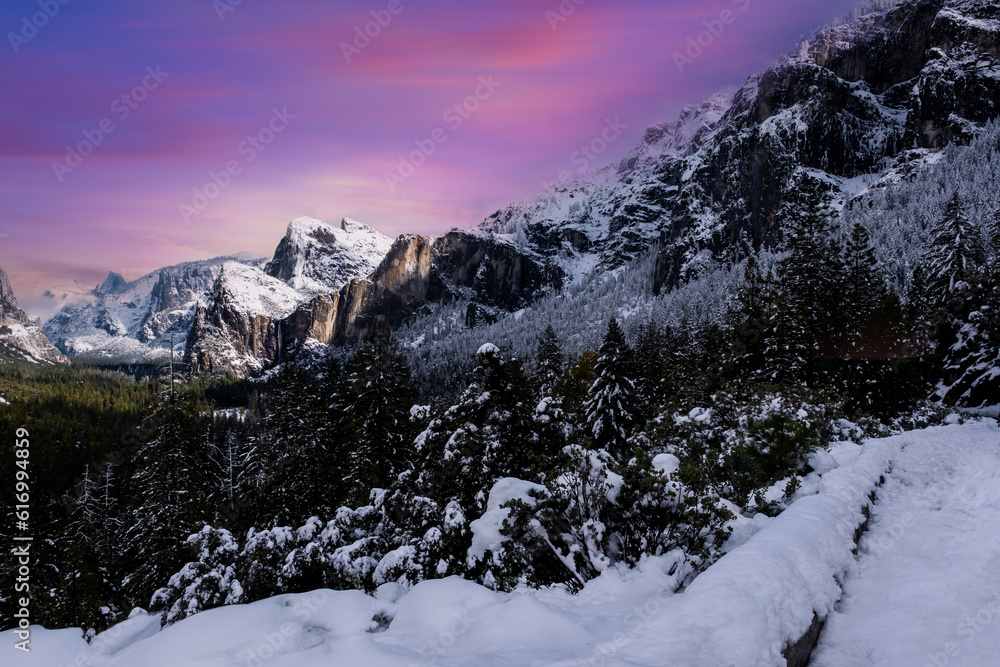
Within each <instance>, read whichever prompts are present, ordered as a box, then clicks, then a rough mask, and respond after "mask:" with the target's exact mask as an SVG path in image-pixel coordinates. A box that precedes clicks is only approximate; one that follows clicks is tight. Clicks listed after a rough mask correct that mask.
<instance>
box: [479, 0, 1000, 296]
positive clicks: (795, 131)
mask: <svg viewBox="0 0 1000 667" xmlns="http://www.w3.org/2000/svg"><path fill="white" fill-rule="evenodd" d="M876 6H887V7H888V9H886V10H882V11H871V12H868V13H864V14H863V15H862V16H860V17H858V18H857V19H855V20H853V21H851V22H849V23H846V24H844V25H839V26H836V27H833V28H829V29H826V30H823V31H821V32H819V33H818V34H817V35H816V36H815V37H813V38H812V39H810V40H808V41H804V42H803V43H801V44H800V45H799V47H798V48H797V49H796V50H795V51H794V52H792V53H791V54H790V55H788V56H786V57H784V58H783V59H782V60H781V61H780V62H779V63H777V64H776V65H775V66H773V67H771V68H769V69H768V70H767V71H765V72H763V73H761V74H758V75H754V76H751V77H750V78H749V79H748V80H747V82H746V83H745V84H744V85H743V86H742V87H741V88H739V89H738V90H736V91H735V92H733V93H729V94H723V95H717V96H715V97H713V98H712V99H710V100H708V101H707V102H705V103H704V104H702V105H700V106H694V107H689V108H687V109H685V110H684V111H683V112H682V113H681V116H680V118H679V119H678V120H677V121H676V122H675V123H669V124H663V125H658V126H654V127H651V128H649V130H648V131H647V132H646V135H645V137H644V139H643V142H642V143H641V144H640V145H639V146H638V147H636V148H635V150H633V151H632V153H631V154H630V155H629V156H628V157H626V158H625V159H624V160H623V161H622V162H621V163H620V164H618V165H613V166H611V167H608V168H606V169H604V170H602V171H600V172H598V173H596V174H577V175H576V176H575V178H572V179H569V180H566V181H565V182H563V183H562V184H560V185H557V186H555V187H554V188H552V189H550V191H548V192H546V193H544V194H542V195H541V196H540V197H538V198H536V199H533V200H530V201H527V202H522V203H520V204H517V205H514V206H511V207H508V208H507V209H504V210H501V211H498V212H496V213H495V214H493V215H492V216H490V217H489V218H488V219H487V220H485V221H484V222H483V223H482V224H481V226H480V230H481V231H482V232H485V233H493V234H499V235H503V236H504V237H506V238H510V239H513V240H515V241H516V242H519V243H520V244H521V245H524V246H525V247H527V248H530V249H531V250H533V251H534V252H536V253H537V254H538V255H540V256H543V257H545V258H546V261H548V262H551V263H554V264H557V265H559V266H562V267H565V268H566V269H567V270H569V271H571V272H572V271H574V270H579V269H580V268H583V269H586V268H588V267H591V266H594V265H596V266H599V267H605V268H611V267H615V266H619V265H621V264H622V263H623V262H625V261H628V260H629V259H631V258H633V257H635V256H636V255H639V254H642V253H643V252H645V251H647V249H649V248H650V247H651V246H657V245H658V246H659V247H660V249H661V250H660V261H659V263H658V267H657V271H656V276H655V282H656V287H657V288H658V289H659V288H667V289H669V288H672V287H673V286H676V285H677V284H678V283H679V282H681V281H683V280H685V279H688V278H690V277H692V276H693V275H696V274H697V273H698V272H699V270H700V267H702V266H704V265H705V263H706V262H707V261H709V260H711V259H717V260H722V261H727V260H731V259H733V258H737V257H740V256H744V255H745V254H746V253H747V252H748V251H749V250H751V249H758V248H760V247H762V246H763V247H773V246H774V245H775V244H776V242H777V241H778V240H779V239H780V231H781V221H782V207H783V205H784V202H785V199H786V197H785V196H786V194H787V193H788V192H789V191H791V190H794V189H795V188H796V187H797V185H798V184H799V182H800V181H801V180H802V179H803V178H805V177H807V176H808V177H813V178H818V179H820V180H822V181H824V182H826V183H827V184H828V186H829V195H830V198H831V199H832V200H833V203H834V204H835V205H843V204H844V203H845V202H846V201H847V200H849V199H850V198H851V197H853V196H855V195H856V194H857V193H858V187H859V183H861V182H864V181H877V180H879V178H880V177H881V176H882V175H883V174H885V173H886V172H887V171H890V170H897V171H900V170H906V169H907V167H908V166H910V167H913V166H916V167H917V168H919V166H920V165H921V164H922V163H923V162H924V161H925V160H926V156H927V155H928V153H931V152H934V151H936V150H938V149H941V148H942V147H944V146H946V145H949V144H964V143H967V142H968V141H969V140H970V138H971V137H972V136H974V135H975V134H976V133H977V132H978V130H979V128H980V127H981V125H982V124H983V123H985V122H987V121H989V120H992V119H994V118H996V117H997V115H998V113H1000V61H998V59H997V53H998V46H1000V20H998V19H997V11H996V5H995V4H993V3H990V2H984V1H974V0H961V1H960V0H948V1H935V2H926V1H917V0H913V1H910V2H904V3H895V2H890V3H878V5H876ZM911 170H912V169H911Z"/></svg>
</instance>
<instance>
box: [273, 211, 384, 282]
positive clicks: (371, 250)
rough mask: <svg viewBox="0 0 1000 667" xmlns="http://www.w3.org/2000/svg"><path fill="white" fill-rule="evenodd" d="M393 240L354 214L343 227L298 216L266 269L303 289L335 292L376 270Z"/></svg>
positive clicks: (345, 221) (342, 223)
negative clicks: (362, 221) (354, 216)
mask: <svg viewBox="0 0 1000 667" xmlns="http://www.w3.org/2000/svg"><path fill="white" fill-rule="evenodd" d="M392 241H393V240H392V239H391V238H389V237H388V236H386V235H384V234H382V233H381V232H379V231H377V230H375V229H372V228H371V227H368V226H367V225H364V224H362V223H360V222H358V221H356V220H351V219H350V218H344V219H343V220H342V221H341V222H340V226H339V227H334V226H333V225H330V224H327V223H325V222H323V221H322V220H317V219H315V218H309V217H302V218H296V219H295V220H292V221H291V223H289V225H288V231H287V232H286V233H285V237H284V238H283V239H281V243H279V244H278V248H277V250H275V252H274V259H273V260H271V262H270V263H268V265H267V267H265V269H264V270H265V272H266V273H267V274H268V275H270V276H273V277H275V278H278V279H279V280H282V281H284V282H286V283H287V284H288V285H290V286H291V287H293V288H295V289H297V290H299V291H300V292H303V293H306V294H310V295H313V296H315V295H319V294H332V293H333V292H336V291H337V290H339V289H340V288H341V287H343V286H344V285H346V284H347V283H348V282H349V281H351V280H352V279H354V278H359V277H361V276H367V275H368V274H370V273H371V272H372V271H374V270H375V268H376V267H377V266H378V265H379V263H380V262H381V261H382V259H383V258H384V257H385V256H386V254H387V253H388V252H389V248H391V247H392Z"/></svg>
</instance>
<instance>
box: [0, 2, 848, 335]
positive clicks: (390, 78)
mask: <svg viewBox="0 0 1000 667" xmlns="http://www.w3.org/2000/svg"><path fill="white" fill-rule="evenodd" d="M61 2H65V3H66V4H61ZM577 2H579V3H580V4H579V5H577V4H575V3H577ZM237 3H238V4H237ZM855 4H857V3H856V2H855V1H854V0H714V1H712V2H691V1H687V2H680V1H674V0H625V1H622V2H610V1H609V0H563V2H562V5H560V2H559V0H533V1H530V2H529V1H528V0H504V1H503V2H501V1H500V0H484V1H479V2H470V1H468V0H466V1H463V2H459V1H457V0H456V1H451V0H444V1H432V0H368V1H357V0H339V1H337V2H336V3H334V2H330V1H329V0H327V1H326V2H320V1H318V0H291V1H286V2H277V1H275V0H271V1H268V0H215V2H214V3H213V0H142V1H141V2H135V0H131V1H128V2H126V1H125V0H102V2H100V3H97V2H87V1H85V0H6V1H5V2H4V3H3V5H2V8H0V32H2V33H3V34H4V35H5V37H4V40H3V44H2V45H0V264H2V265H3V266H4V267H5V268H6V269H7V270H8V272H9V273H10V274H11V277H12V280H13V283H14V289H15V292H16V294H18V296H19V299H20V301H21V302H22V305H24V306H25V307H26V309H27V310H28V311H29V312H31V313H32V314H33V315H45V314H47V312H49V311H50V310H51V309H52V307H53V306H54V305H55V304H54V303H53V302H52V301H51V300H48V299H46V298H45V297H43V296H42V293H43V291H44V290H46V289H52V290H53V291H55V292H57V293H58V292H60V290H61V289H65V286H66V285H67V284H71V283H73V282H74V281H81V282H82V283H85V284H88V285H93V284H96V283H98V282H100V281H101V280H102V279H103V278H104V276H105V275H106V274H107V271H108V270H115V271H118V272H120V273H122V274H124V275H125V277H126V278H128V279H133V278H137V277H139V276H140V275H143V274H144V273H147V272H149V271H151V270H153V269H155V268H157V267H160V266H164V265H168V264H174V263H177V262H182V261H187V260H192V259H202V258H207V257H212V256H216V255H220V254H228V253H233V252H239V251H244V250H247V251H251V252H256V253H258V254H262V255H269V254H271V253H272V252H273V250H274V247H275V246H276V245H277V243H278V241H279V240H280V238H281V236H282V234H283V233H284V228H285V226H286V225H287V223H288V220H290V219H291V218H293V217H296V216H299V215H312V216H315V217H318V218H322V219H327V220H339V219H340V218H341V217H344V216H349V217H354V218H357V219H359V220H362V221H364V222H366V223H368V224H370V225H372V226H375V227H377V228H379V229H381V230H382V231H383V232H385V233H386V234H389V235H396V234H398V233H402V232H422V233H437V232H441V231H444V230H447V229H449V228H451V227H470V226H473V225H475V224H476V223H478V222H479V221H480V220H482V219H483V218H484V217H485V216H487V215H489V214H490V213H492V212H493V211H495V210H497V209H498V208H501V207H502V206H504V205H506V204H509V203H511V202H515V201H519V200H522V199H525V198H529V197H532V196H534V195H536V194H537V193H539V192H540V191H541V190H542V189H543V183H544V182H548V181H552V180H554V179H556V178H557V176H558V174H559V173H560V172H561V171H563V170H566V169H573V168H575V166H574V164H573V163H572V162H571V156H572V155H573V153H574V151H576V150H577V148H578V147H579V146H580V145H581V144H584V143H589V142H590V140H591V139H593V138H595V137H597V136H598V135H599V134H600V132H601V130H602V128H603V127H604V124H605V122H606V119H608V118H616V117H620V121H621V122H622V123H624V124H626V125H627V126H628V127H627V129H626V130H625V132H624V134H623V135H622V136H621V138H620V139H618V140H617V141H615V142H614V143H613V144H612V145H611V147H610V148H609V150H608V151H607V152H606V153H605V154H604V155H602V156H601V157H600V160H598V161H597V162H595V164H594V166H595V167H599V166H602V165H603V164H606V163H608V162H611V161H613V160H616V159H618V158H620V157H622V156H623V155H624V154H625V153H627V152H628V151H629V150H630V149H631V148H633V147H634V146H635V145H636V144H637V143H638V141H639V140H640V139H641V137H642V134H643V131H644V129H645V128H646V127H647V126H648V125H651V124H653V123H656V122H661V121H664V120H673V119H675V118H676V116H677V113H678V111H679V110H680V108H681V107H683V106H684V105H687V104H693V103H698V102H700V101H702V100H703V99H704V98H706V97H708V96H709V95H711V94H712V93H714V92H716V91H717V90H719V89H722V88H726V87H730V86H736V85H740V84H741V83H742V82H743V81H744V79H745V78H746V76H747V75H749V74H751V73H753V72H756V71H759V70H761V69H763V68H764V67H766V66H767V65H768V64H770V63H771V62H773V61H774V59H775V58H777V56H779V55H780V54H781V53H784V52H787V51H789V50H791V48H792V47H793V46H794V45H795V42H796V40H797V39H798V37H799V36H800V35H803V34H809V33H811V32H812V31H813V30H814V29H815V28H816V27H818V26H819V25H821V24H825V23H828V22H829V21H831V20H833V19H835V18H837V17H840V16H843V15H844V14H846V13H847V12H848V11H849V10H850V9H851V8H852V7H853V6H854V5H855ZM45 7H48V11H49V13H50V14H54V15H53V16H51V17H48V16H45V15H44V14H43V13H41V12H43V9H44V8H45ZM560 7H563V8H573V10H574V11H573V12H572V13H571V14H570V13H569V12H568V11H566V10H565V9H564V10H563V12H564V15H560V14H558V12H560ZM390 10H393V11H395V12H396V13H392V11H390ZM373 11H374V12H376V13H378V14H379V18H381V19H382V22H383V23H384V24H386V25H384V27H383V26H378V30H376V25H375V24H374V23H372V24H371V25H369V26H368V29H369V31H370V32H371V33H377V34H376V36H375V37H374V38H371V39H370V43H367V44H366V43H365V41H364V40H361V39H358V40H357V42H355V37H356V33H355V28H358V29H360V30H362V31H363V30H364V28H365V27H366V24H367V23H370V22H373V21H374V20H375V18H374V17H373V15H372V12H373ZM723 11H729V12H731V14H726V15H725V16H724V18H726V19H727V20H729V24H728V25H725V27H724V29H723V31H722V33H721V34H720V35H719V36H718V37H716V38H713V40H712V43H711V44H710V45H709V46H708V47H707V48H706V49H705V50H704V53H703V54H702V55H701V56H700V57H698V58H697V59H696V60H695V61H694V62H693V63H690V64H688V65H687V66H686V67H685V68H684V71H683V72H681V71H679V70H678V67H677V65H676V64H675V60H674V56H673V54H674V53H675V52H682V51H684V50H685V49H686V48H687V45H688V39H689V38H692V37H696V36H697V35H698V34H699V32H702V31H704V30H705V29H706V28H705V25H704V24H703V22H704V21H706V20H707V21H712V20H713V19H718V18H719V17H720V16H721V15H722V12H723ZM547 12H548V14H547ZM556 17H558V18H559V19H563V18H565V20H558V21H556ZM32 20H34V22H35V23H36V24H39V25H42V27H41V28H38V29H37V30H36V29H35V26H32V25H30V23H31V22H32ZM553 25H554V26H555V29H553ZM718 25H722V24H720V23H717V24H716V26H718ZM345 43H346V44H349V45H350V46H351V48H349V49H346V51H347V52H346V53H345V47H344V44H345ZM358 45H360V46H361V47H362V48H358ZM348 60H350V62H348ZM153 72H159V74H157V75H156V76H154V75H153V74H152V73H153ZM483 82H486V83H483ZM487 84H488V85H487ZM477 94H478V95H479V99H477V98H476V97H475V96H476V95H477ZM123 96H124V98H123ZM470 96H471V97H470ZM456 104H458V105H460V106H459V109H458V110H455V108H454V107H455V105H456ZM276 111H277V115H276ZM291 116H294V118H292V117H291ZM275 130H277V131H276V132H275ZM252 136H253V137H256V139H254V140H253V141H248V139H249V138H250V137H252ZM435 140H436V141H435ZM267 141H270V143H266V144H265V142H267ZM418 142H419V145H421V146H423V147H424V150H425V152H427V153H430V152H431V151H430V148H431V146H433V153H432V154H430V155H429V156H427V157H426V158H425V159H423V160H422V162H423V163H422V164H420V165H419V166H418V167H416V168H415V169H414V170H413V173H412V175H411V174H410V171H409V170H408V169H406V168H403V169H400V156H404V157H408V156H409V155H410V154H411V153H413V152H414V151H417V150H418ZM81 143H82V144H83V145H82V147H80V151H81V152H89V153H90V154H89V155H86V156H85V157H81V158H80V159H79V162H78V161H77V158H76V156H67V147H68V146H73V147H77V146H79V145H80V144H81ZM255 144H256V145H255ZM91 148H92V152H90V150H88V149H91ZM251 157H252V158H253V159H252V160H251V159H250V158H251ZM422 157H424V156H422V155H417V156H416V158H417V161H418V162H419V161H421V160H420V158H422ZM56 163H58V164H56ZM227 167H229V168H231V172H232V173H229V174H227V173H225V172H226V170H227ZM213 172H214V173H215V174H216V179H217V181H219V182H221V183H223V184H224V185H225V187H221V188H219V187H216V186H215V185H214V184H212V180H211V174H212V173H213ZM387 173H392V174H396V177H395V178H392V179H388V180H391V181H392V182H391V183H388V182H387V177H386V174H387ZM400 174H402V175H403V176H406V178H402V177H400ZM210 184H211V185H210ZM196 190H198V191H201V192H202V193H203V194H206V195H208V197H206V198H205V199H200V198H199V197H197V196H196V193H195V191H196ZM185 207H189V208H185Z"/></svg>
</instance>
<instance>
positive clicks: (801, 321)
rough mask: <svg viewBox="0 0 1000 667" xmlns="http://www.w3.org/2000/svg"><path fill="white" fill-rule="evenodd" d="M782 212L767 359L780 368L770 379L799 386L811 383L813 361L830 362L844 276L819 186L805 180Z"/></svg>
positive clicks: (829, 216)
mask: <svg viewBox="0 0 1000 667" xmlns="http://www.w3.org/2000/svg"><path fill="white" fill-rule="evenodd" d="M788 209H789V210H788V223H787V228H786V232H785V241H784V250H785V252H786V256H785V257H784V258H783V259H782V260H781V261H780V262H779V263H778V266H777V279H778V303H777V304H776V305H777V309H776V312H775V315H774V327H773V331H774V334H773V340H772V348H771V349H770V350H769V356H770V357H771V358H772V359H776V360H778V362H779V364H780V366H779V367H778V368H777V369H776V373H775V378H774V379H777V380H779V381H792V382H801V381H809V380H811V379H813V376H814V374H815V370H816V368H815V361H816V360H818V359H823V358H832V357H834V356H836V352H835V350H836V332H837V331H838V330H839V328H840V316H841V310H842V289H843V288H842V286H843V284H844V272H845V270H844V266H843V263H842V260H841V250H840V248H839V247H838V245H837V243H836V240H835V237H834V233H833V222H832V215H831V214H830V212H829V210H828V209H827V207H826V205H825V195H824V194H823V193H822V191H821V190H820V184H819V182H818V181H817V180H815V179H807V180H806V181H805V182H804V183H803V184H802V186H801V188H800V189H799V190H798V191H796V192H795V193H794V194H793V195H792V196H791V197H790V199H789V202H788Z"/></svg>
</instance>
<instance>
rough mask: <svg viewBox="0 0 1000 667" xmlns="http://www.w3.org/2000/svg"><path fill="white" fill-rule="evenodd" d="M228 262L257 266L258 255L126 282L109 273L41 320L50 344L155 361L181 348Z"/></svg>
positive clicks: (76, 352)
mask: <svg viewBox="0 0 1000 667" xmlns="http://www.w3.org/2000/svg"><path fill="white" fill-rule="evenodd" d="M227 262H242V263H244V264H246V265H247V266H253V267H257V270H258V271H259V270H260V268H259V267H262V266H263V264H264V260H262V259H261V258H259V257H257V256H255V255H250V254H244V255H234V256H230V257H218V258H215V259H210V260H205V261H200V262H187V263H184V264H178V265H176V266H170V267H166V268H163V269H159V270H157V271H153V272H152V273H150V274H148V275H145V276H143V277H141V278H139V279H137V280H133V281H131V282H128V281H126V280H125V279H124V278H123V277H122V276H121V275H119V274H117V273H114V272H112V273H109V274H108V277H107V278H106V279H105V281H104V282H103V283H101V284H100V285H98V286H97V287H96V288H95V289H94V290H93V292H91V293H90V294H89V295H86V296H84V297H83V298H81V299H79V300H77V301H75V302H74V303H70V304H67V305H66V306H63V308H62V309H61V310H60V311H59V312H58V313H56V314H55V315H54V316H53V317H52V318H50V319H49V320H48V321H47V322H46V323H45V326H44V328H45V332H46V333H47V334H48V335H49V337H50V338H51V339H52V341H53V343H55V345H56V346H57V347H58V348H59V349H61V350H62V351H63V352H65V353H66V354H68V355H70V356H79V357H91V358H115V359H130V360H154V359H158V358H160V357H163V356H164V355H166V354H169V349H170V338H171V336H173V337H174V345H175V346H176V347H179V348H181V349H182V348H183V345H184V342H185V340H186V338H187V334H188V331H189V330H190V329H191V325H192V324H193V322H194V312H195V308H196V306H197V305H198V303H199V302H201V301H202V300H204V299H205V294H206V293H207V292H209V291H210V290H211V289H212V287H213V286H214V285H215V282H216V280H217V279H218V277H219V274H220V273H221V271H222V267H223V266H224V265H225V264H226V263H227Z"/></svg>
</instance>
